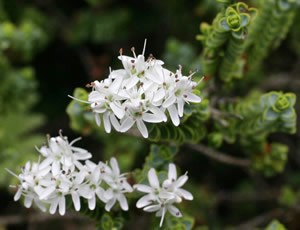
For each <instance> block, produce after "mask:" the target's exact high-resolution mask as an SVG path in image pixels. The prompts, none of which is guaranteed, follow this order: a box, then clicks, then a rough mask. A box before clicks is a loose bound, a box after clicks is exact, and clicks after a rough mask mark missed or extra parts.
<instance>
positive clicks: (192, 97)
mask: <svg viewBox="0 0 300 230" xmlns="http://www.w3.org/2000/svg"><path fill="white" fill-rule="evenodd" d="M186 96H187V97H186V98H185V100H186V101H190V102H194V103H199V102H201V97H198V96H197V95H195V94H193V93H190V92H188V93H186Z"/></svg>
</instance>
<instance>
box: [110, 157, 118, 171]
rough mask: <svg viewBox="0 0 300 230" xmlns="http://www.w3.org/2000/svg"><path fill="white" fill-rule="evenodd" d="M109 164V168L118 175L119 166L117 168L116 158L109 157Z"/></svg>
mask: <svg viewBox="0 0 300 230" xmlns="http://www.w3.org/2000/svg"><path fill="white" fill-rule="evenodd" d="M110 165H111V168H112V170H113V172H114V174H115V175H116V176H119V175H120V168H119V165H118V162H117V159H116V158H114V157H112V158H111V159H110Z"/></svg>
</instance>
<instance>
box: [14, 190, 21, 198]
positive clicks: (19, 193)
mask: <svg viewBox="0 0 300 230" xmlns="http://www.w3.org/2000/svg"><path fill="white" fill-rule="evenodd" d="M21 195H22V187H20V188H19V189H18V191H17V192H16V194H15V196H14V201H18V200H19V199H20V197H21Z"/></svg>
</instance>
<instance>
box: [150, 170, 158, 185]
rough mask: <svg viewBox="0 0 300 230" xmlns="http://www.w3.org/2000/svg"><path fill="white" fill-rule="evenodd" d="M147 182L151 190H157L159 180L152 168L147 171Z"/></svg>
mask: <svg viewBox="0 0 300 230" xmlns="http://www.w3.org/2000/svg"><path fill="white" fill-rule="evenodd" d="M148 180H149V183H150V185H151V186H152V187H153V188H157V189H159V180H158V178H157V175H156V171H155V169H154V168H151V169H150V170H149V172H148Z"/></svg>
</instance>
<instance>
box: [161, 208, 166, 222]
mask: <svg viewBox="0 0 300 230" xmlns="http://www.w3.org/2000/svg"><path fill="white" fill-rule="evenodd" d="M165 215H166V208H165V207H164V208H163V209H162V214H161V219H160V224H159V226H160V227H161V226H162V225H163V222H164V218H165Z"/></svg>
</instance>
